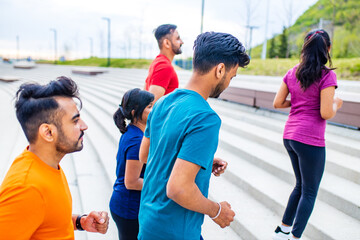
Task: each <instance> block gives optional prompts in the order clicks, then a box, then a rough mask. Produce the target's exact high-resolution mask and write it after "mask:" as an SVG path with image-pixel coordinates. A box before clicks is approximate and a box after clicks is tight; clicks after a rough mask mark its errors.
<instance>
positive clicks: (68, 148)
mask: <svg viewBox="0 0 360 240" xmlns="http://www.w3.org/2000/svg"><path fill="white" fill-rule="evenodd" d="M58 129H59V130H58V139H57V142H56V146H55V147H56V151H58V152H61V153H65V154H66V153H72V152H78V151H81V150H82V149H83V143H82V140H81V137H82V136H83V135H84V132H83V131H81V134H80V136H79V138H78V140H77V141H76V142H71V140H69V139H68V138H67V137H66V136H65V134H64V132H63V131H62V129H61V127H60V128H58ZM80 141H81V142H80Z"/></svg>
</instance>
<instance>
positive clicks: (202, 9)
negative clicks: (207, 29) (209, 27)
mask: <svg viewBox="0 0 360 240" xmlns="http://www.w3.org/2000/svg"><path fill="white" fill-rule="evenodd" d="M204 2H205V0H202V3H201V28H200V33H203V23H204V4H205V3H204Z"/></svg>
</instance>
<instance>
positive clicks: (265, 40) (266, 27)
mask: <svg viewBox="0 0 360 240" xmlns="http://www.w3.org/2000/svg"><path fill="white" fill-rule="evenodd" d="M269 2H270V0H267V1H266V20H265V38H264V43H263V48H262V52H261V59H263V60H264V59H266V50H267V49H266V48H267V29H268V25H269Z"/></svg>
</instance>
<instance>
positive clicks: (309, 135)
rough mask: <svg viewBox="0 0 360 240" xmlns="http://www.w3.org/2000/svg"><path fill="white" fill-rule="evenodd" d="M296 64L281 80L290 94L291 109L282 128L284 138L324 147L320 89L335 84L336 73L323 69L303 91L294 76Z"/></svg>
mask: <svg viewBox="0 0 360 240" xmlns="http://www.w3.org/2000/svg"><path fill="white" fill-rule="evenodd" d="M297 67H298V65H296V66H295V67H294V68H292V69H290V70H289V71H288V72H287V74H286V75H285V77H284V79H283V81H284V82H285V84H286V85H287V87H288V89H289V92H290V94H291V110H290V114H289V118H288V120H287V121H286V124H285V129H284V139H289V140H295V141H298V142H301V143H305V144H308V145H313V146H318V147H325V127H326V120H325V119H323V118H321V114H320V92H321V90H323V89H325V88H327V87H331V86H335V88H337V82H336V74H335V72H334V71H332V70H329V72H328V73H326V72H325V71H323V76H322V78H321V79H320V80H319V81H317V82H315V83H313V84H312V85H311V86H310V87H309V88H308V89H306V90H305V91H303V90H302V89H301V87H300V82H299V81H298V80H297V78H296V75H295V73H296V69H297Z"/></svg>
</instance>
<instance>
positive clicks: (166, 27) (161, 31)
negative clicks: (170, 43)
mask: <svg viewBox="0 0 360 240" xmlns="http://www.w3.org/2000/svg"><path fill="white" fill-rule="evenodd" d="M176 28H177V26H176V25H174V24H163V25H160V26H158V27H157V28H156V29H155V30H154V35H155V38H156V40H157V42H158V45H159V48H160V49H161V47H162V42H163V40H164V38H166V37H167V35H168V34H172V33H173V32H174V31H175V29H176Z"/></svg>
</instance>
